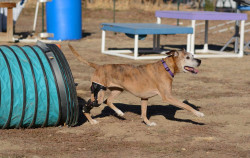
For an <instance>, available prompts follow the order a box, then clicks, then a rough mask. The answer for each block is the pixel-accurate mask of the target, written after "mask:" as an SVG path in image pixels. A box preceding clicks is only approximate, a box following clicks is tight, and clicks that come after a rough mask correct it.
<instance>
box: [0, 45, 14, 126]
mask: <svg viewBox="0 0 250 158" xmlns="http://www.w3.org/2000/svg"><path fill="white" fill-rule="evenodd" d="M0 53H1V54H2V56H3V58H4V60H5V63H6V65H7V69H8V73H9V79H10V90H11V95H10V98H11V99H10V109H9V113H8V116H7V121H6V123H5V124H4V125H3V126H2V129H5V128H8V127H9V125H10V120H11V116H12V111H13V80H12V74H11V70H10V64H9V61H8V59H7V57H6V55H5V54H4V52H3V51H2V49H0Z"/></svg>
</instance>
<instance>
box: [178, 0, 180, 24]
mask: <svg viewBox="0 0 250 158" xmlns="http://www.w3.org/2000/svg"><path fill="white" fill-rule="evenodd" d="M177 10H178V11H179V10H180V0H177ZM177 26H179V19H177Z"/></svg>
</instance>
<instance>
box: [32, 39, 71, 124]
mask: <svg viewBox="0 0 250 158" xmlns="http://www.w3.org/2000/svg"><path fill="white" fill-rule="evenodd" d="M37 45H38V46H40V47H41V48H42V49H43V50H44V52H46V56H47V57H48V58H49V59H50V60H49V62H50V63H51V65H52V67H53V70H54V72H55V76H56V81H57V84H58V89H59V94H60V95H59V96H60V103H61V120H60V122H59V123H60V124H64V123H66V124H67V120H68V116H70V110H69V107H68V105H69V104H68V98H67V96H68V92H67V91H66V90H65V88H64V87H65V84H64V83H65V80H64V77H63V74H62V73H61V70H60V65H59V64H58V62H57V59H56V57H55V55H54V53H53V52H52V51H51V49H50V48H49V47H47V45H46V44H45V43H43V42H40V41H38V42H37Z"/></svg>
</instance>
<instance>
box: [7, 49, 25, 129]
mask: <svg viewBox="0 0 250 158" xmlns="http://www.w3.org/2000/svg"><path fill="white" fill-rule="evenodd" d="M5 47H6V48H8V49H10V50H11V52H12V53H13V54H14V55H15V57H16V59H17V62H18V66H19V69H20V73H21V79H22V88H23V105H22V106H23V108H22V114H21V118H20V121H19V124H17V125H16V128H20V127H21V125H22V123H23V119H24V114H25V107H26V86H25V81H24V73H23V68H22V65H21V62H20V60H19V58H18V56H17V54H16V52H15V51H14V50H13V49H12V48H11V47H9V46H5ZM13 113H14V112H13ZM14 117H15V116H14Z"/></svg>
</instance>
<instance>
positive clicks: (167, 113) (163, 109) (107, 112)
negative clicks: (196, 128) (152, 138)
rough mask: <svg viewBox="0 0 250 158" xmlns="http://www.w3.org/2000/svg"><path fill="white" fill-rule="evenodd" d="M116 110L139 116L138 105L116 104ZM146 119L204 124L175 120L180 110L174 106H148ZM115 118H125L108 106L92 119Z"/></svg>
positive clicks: (192, 105)
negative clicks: (160, 118) (158, 117)
mask: <svg viewBox="0 0 250 158" xmlns="http://www.w3.org/2000/svg"><path fill="white" fill-rule="evenodd" d="M183 103H185V104H187V105H189V106H191V107H192V108H194V109H196V110H198V111H199V108H200V107H198V106H195V105H194V104H191V103H189V102H188V101H186V100H185V101H183ZM114 105H115V106H116V107H117V108H118V109H120V110H121V111H123V112H124V113H126V112H132V113H135V114H138V115H141V106H140V105H128V104H121V103H116V104H114ZM147 109H148V110H147V117H148V119H149V118H150V117H152V116H156V115H162V116H164V117H165V118H166V119H167V120H171V121H178V122H187V123H192V124H196V125H205V124H204V123H200V122H196V121H193V120H190V119H179V118H175V113H176V112H177V111H178V110H182V109H180V108H178V107H176V106H173V105H168V106H167V105H152V106H148V108H147ZM111 115H112V116H115V117H117V118H119V119H123V120H125V118H126V114H125V118H123V117H120V116H118V115H117V114H116V113H115V112H114V111H113V110H112V109H111V108H109V107H108V106H106V107H105V108H104V109H103V110H102V113H101V114H99V115H96V116H94V117H93V118H102V117H106V116H111Z"/></svg>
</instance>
